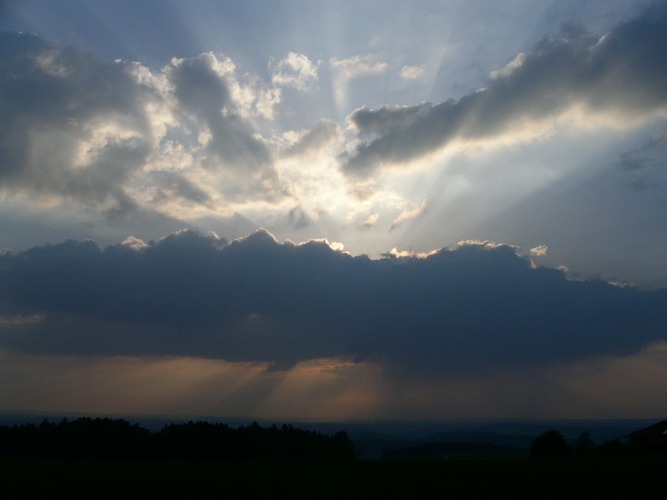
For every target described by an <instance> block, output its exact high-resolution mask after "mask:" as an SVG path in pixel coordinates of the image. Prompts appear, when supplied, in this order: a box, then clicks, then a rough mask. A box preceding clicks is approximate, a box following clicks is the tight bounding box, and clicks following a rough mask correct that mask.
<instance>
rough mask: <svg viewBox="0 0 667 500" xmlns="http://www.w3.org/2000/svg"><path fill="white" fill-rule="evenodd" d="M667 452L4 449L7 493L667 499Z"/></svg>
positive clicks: (0, 474) (1, 481)
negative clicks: (66, 454)
mask: <svg viewBox="0 0 667 500" xmlns="http://www.w3.org/2000/svg"><path fill="white" fill-rule="evenodd" d="M665 471H667V457H665V456H654V457H649V456H639V457H606V458H602V457H592V458H568V459H530V458H525V459H486V460H432V461H380V460H370V461H348V462H342V461H294V460H287V461H244V460H241V461H222V460H186V459H177V460H176V459H174V460H169V459H155V458H147V459H101V458H98V459H58V458H21V457H3V458H0V485H1V488H2V491H1V493H0V496H1V497H2V498H29V497H41V498H140V497H144V498H164V497H166V498H252V497H253V496H255V495H267V496H269V497H271V498H362V497H364V498H457V499H458V498H526V499H528V498H531V499H533V498H539V499H544V498H568V499H569V498H589V499H590V498H605V499H608V498H618V499H621V498H623V499H627V498H633V499H637V498H640V499H648V498H655V499H664V498H665V478H666V477H667V476H665Z"/></svg>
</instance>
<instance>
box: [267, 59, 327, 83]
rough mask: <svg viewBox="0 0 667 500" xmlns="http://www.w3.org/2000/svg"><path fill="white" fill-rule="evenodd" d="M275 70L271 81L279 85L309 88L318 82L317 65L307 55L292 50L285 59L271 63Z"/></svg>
mask: <svg viewBox="0 0 667 500" xmlns="http://www.w3.org/2000/svg"><path fill="white" fill-rule="evenodd" d="M270 67H271V69H272V71H273V75H272V76H271V83H273V84H274V85H277V86H279V87H292V88H295V89H297V90H302V91H303V90H308V89H310V88H312V86H313V85H314V84H315V83H317V79H318V77H317V65H316V64H314V63H313V62H312V61H311V60H310V59H308V57H307V56H305V55H303V54H297V53H295V52H290V53H289V54H287V57H286V58H285V59H282V60H281V61H279V62H278V63H276V64H270Z"/></svg>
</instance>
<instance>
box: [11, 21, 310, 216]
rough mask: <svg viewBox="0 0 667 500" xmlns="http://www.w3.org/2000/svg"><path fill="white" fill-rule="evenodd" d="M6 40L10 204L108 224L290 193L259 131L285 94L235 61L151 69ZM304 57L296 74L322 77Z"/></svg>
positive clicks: (205, 58) (213, 58) (208, 57)
mask: <svg viewBox="0 0 667 500" xmlns="http://www.w3.org/2000/svg"><path fill="white" fill-rule="evenodd" d="M0 37H1V43H0V72H1V73H2V75H3V76H2V77H0V107H1V108H2V109H3V121H2V124H0V179H2V181H3V183H2V189H3V191H4V192H5V193H6V194H7V195H8V196H15V197H16V196H24V197H26V196H27V197H30V196H32V195H33V194H37V195H38V198H37V202H38V205H39V204H41V205H47V206H54V205H57V204H62V203H70V204H72V203H73V204H75V205H85V206H86V207H87V208H93V209H95V210H99V211H100V213H102V214H106V216H107V218H108V219H109V220H111V219H118V218H119V217H124V216H126V215H127V214H128V213H130V212H135V211H140V210H144V211H146V210H148V211H157V212H161V213H164V214H168V215H173V216H176V217H179V216H187V213H188V210H187V209H188V207H191V206H198V207H202V208H206V209H209V210H216V206H217V207H220V206H227V207H228V206H233V205H234V204H235V203H247V202H248V201H251V200H256V199H261V200H269V201H271V200H278V199H281V198H283V197H285V196H287V190H286V188H285V186H284V185H283V184H282V183H281V181H280V179H279V177H278V174H277V172H276V170H275V168H274V164H273V155H272V152H271V149H270V147H269V145H268V144H267V143H266V142H265V141H264V140H263V139H262V138H261V136H260V135H259V134H258V132H257V130H256V129H255V127H254V125H253V120H254V119H257V118H261V117H264V118H266V117H270V116H271V115H272V109H273V106H275V105H276V104H277V103H279V102H280V95H279V92H278V91H279V89H275V88H273V89H272V88H269V87H266V86H262V85H261V83H258V82H257V80H256V79H252V78H248V81H247V82H242V81H241V79H240V78H239V76H238V75H237V72H236V66H235V65H234V63H233V62H232V61H231V60H230V59H229V58H227V57H224V56H222V55H220V54H213V53H204V54H201V55H199V56H197V57H194V58H181V59H177V58H175V59H172V60H171V62H170V63H169V64H167V65H166V66H165V67H164V68H162V69H160V70H151V69H149V68H147V67H145V66H142V65H141V64H140V63H131V64H128V63H124V62H123V61H116V62H115V63H111V64H108V63H102V62H100V61H99V60H97V59H96V58H95V57H94V56H92V55H90V54H88V53H86V52H82V51H80V50H78V49H73V48H69V47H64V46H57V45H52V44H49V43H47V42H45V41H43V40H42V39H40V38H39V37H37V36H34V35H25V34H11V33H3V34H2V35H0ZM295 57H296V59H295V61H296V62H295V61H292V62H290V61H291V59H288V60H287V62H286V63H285V64H286V65H287V66H286V67H294V68H296V69H298V70H299V73H298V74H299V75H300V77H302V81H304V82H307V81H309V80H310V79H312V74H311V73H309V72H308V66H307V65H306V64H305V63H304V62H303V61H302V59H301V58H299V57H298V56H295ZM297 63H299V64H300V65H299V64H297ZM281 67H282V66H281ZM220 210H221V209H220V208H218V209H217V211H218V212H219V211H220ZM226 210H228V209H226Z"/></svg>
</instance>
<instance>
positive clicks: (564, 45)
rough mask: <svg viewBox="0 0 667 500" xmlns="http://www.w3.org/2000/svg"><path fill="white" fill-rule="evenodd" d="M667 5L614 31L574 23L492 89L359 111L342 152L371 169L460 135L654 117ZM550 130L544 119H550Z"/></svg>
mask: <svg viewBox="0 0 667 500" xmlns="http://www.w3.org/2000/svg"><path fill="white" fill-rule="evenodd" d="M666 19H667V8H665V7H664V6H656V7H653V8H650V9H647V10H646V11H645V12H644V13H643V15H641V16H640V17H638V18H636V19H633V20H631V21H628V22H625V23H623V24H620V25H618V26H616V27H614V28H613V29H612V30H611V31H609V32H608V33H606V34H604V36H592V35H586V34H582V33H581V32H578V31H573V30H570V31H568V32H565V33H562V35H561V36H558V37H553V38H549V39H545V40H543V41H542V42H541V43H539V44H538V45H537V46H536V47H535V48H534V50H533V51H532V52H526V53H522V54H520V55H519V56H517V57H515V58H514V59H513V60H512V61H511V62H510V63H508V64H507V65H506V66H504V67H503V68H500V69H498V70H495V71H494V72H492V74H491V77H490V79H489V80H488V82H487V85H486V87H485V88H483V89H480V90H478V91H476V92H473V93H470V94H468V95H466V96H464V97H462V98H461V99H459V100H447V101H444V102H441V103H439V104H420V105H416V106H407V107H394V106H386V107H382V108H379V109H374V110H370V109H365V108H362V109H360V110H357V111H355V112H354V113H352V115H351V116H350V122H351V125H352V126H353V128H354V129H355V130H356V131H357V133H358V135H359V139H360V143H359V145H358V146H357V147H356V149H355V150H354V151H353V152H352V153H351V154H348V155H347V156H345V157H343V158H342V165H343V169H344V170H345V171H346V172H347V173H349V174H357V175H364V174H366V173H368V172H369V171H371V170H373V169H374V168H376V167H378V166H382V165H390V164H400V163H405V162H408V161H410V160H413V159H416V158H419V157H421V156H423V155H425V154H428V153H430V152H433V151H436V150H439V149H441V148H443V147H445V146H446V145H448V144H449V143H451V142H452V141H454V140H457V139H458V140H464V141H479V140H487V139H490V138H494V137H497V136H502V135H503V134H517V133H519V134H520V133H526V134H529V135H530V134H531V133H532V134H534V133H535V132H534V130H535V129H539V128H540V127H538V125H539V124H542V125H544V124H545V123H546V124H547V126H548V124H550V123H555V121H556V120H558V119H568V120H570V121H571V122H572V123H574V124H577V123H580V122H582V123H583V122H586V121H587V120H592V119H595V117H596V116H604V117H606V118H605V121H604V122H603V123H605V124H607V125H608V124H612V125H613V124H618V126H623V123H624V122H627V121H630V122H633V121H636V120H642V119H647V118H650V117H654V116H656V113H663V114H664V112H665V109H666V108H667V90H665V89H667V70H665V68H667V55H666V53H665V51H664V50H662V47H664V46H665V45H666V44H667V34H666V33H665V30H664V25H665V20H666ZM542 128H543V127H542Z"/></svg>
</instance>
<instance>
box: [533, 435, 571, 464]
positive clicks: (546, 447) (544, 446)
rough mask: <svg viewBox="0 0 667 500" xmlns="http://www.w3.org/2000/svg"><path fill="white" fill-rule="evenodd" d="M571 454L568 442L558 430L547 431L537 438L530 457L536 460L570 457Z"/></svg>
mask: <svg viewBox="0 0 667 500" xmlns="http://www.w3.org/2000/svg"><path fill="white" fill-rule="evenodd" d="M571 454H572V451H571V450H570V446H569V445H568V444H567V441H566V440H565V438H564V437H563V435H562V434H561V433H560V432H558V431H556V430H551V431H546V432H544V433H543V434H540V435H539V436H537V437H536V438H535V441H533V445H532V446H531V448H530V455H531V456H532V457H535V458H555V457H569V456H570V455H571Z"/></svg>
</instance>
